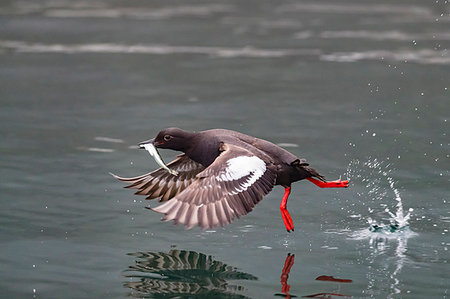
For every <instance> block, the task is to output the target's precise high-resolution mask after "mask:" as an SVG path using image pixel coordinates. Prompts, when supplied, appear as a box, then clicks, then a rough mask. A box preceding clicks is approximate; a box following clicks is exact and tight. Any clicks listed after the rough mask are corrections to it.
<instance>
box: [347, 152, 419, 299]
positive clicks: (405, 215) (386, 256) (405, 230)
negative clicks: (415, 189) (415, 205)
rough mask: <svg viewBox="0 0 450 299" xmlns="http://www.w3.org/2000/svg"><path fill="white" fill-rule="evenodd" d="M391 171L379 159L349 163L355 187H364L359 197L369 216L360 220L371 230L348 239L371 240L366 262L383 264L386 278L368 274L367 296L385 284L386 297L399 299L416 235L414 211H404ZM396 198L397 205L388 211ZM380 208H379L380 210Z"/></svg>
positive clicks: (360, 232) (358, 231) (378, 274)
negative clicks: (412, 223) (412, 226)
mask: <svg viewBox="0 0 450 299" xmlns="http://www.w3.org/2000/svg"><path fill="white" fill-rule="evenodd" d="M391 172H392V168H391V165H390V164H389V163H387V162H386V161H379V160H377V159H369V160H368V161H366V162H363V163H361V162H360V161H359V160H355V161H352V162H351V163H350V164H349V166H348V168H347V173H348V176H349V178H350V179H351V180H352V181H353V184H354V185H355V187H356V186H358V185H363V186H364V185H365V186H364V187H363V189H362V190H361V191H359V192H357V195H358V196H359V197H360V198H361V200H360V202H361V203H362V204H363V205H368V207H367V209H368V212H369V214H370V216H367V217H364V216H361V217H360V219H364V218H365V220H366V221H367V223H368V224H369V227H368V228H367V227H365V228H363V229H361V230H357V231H353V232H349V237H350V238H351V239H354V240H369V249H370V250H369V256H368V257H367V259H366V260H367V262H368V264H369V265H376V264H379V263H381V264H383V269H384V270H383V271H382V273H383V275H381V276H380V273H381V272H378V271H376V270H371V271H369V272H368V273H367V279H368V281H369V284H368V286H367V293H372V294H375V293H376V292H377V290H378V289H379V285H380V284H381V285H383V284H384V285H386V286H388V287H389V294H388V296H387V298H397V297H398V296H399V295H401V293H402V287H401V280H400V277H399V274H400V273H401V271H402V269H403V267H404V265H405V264H406V263H407V262H408V257H407V254H406V252H407V249H408V239H409V238H410V237H412V236H415V235H416V233H415V232H413V231H412V230H411V229H410V228H409V220H410V218H411V213H412V212H413V209H412V208H410V209H408V211H406V212H405V210H404V207H403V201H402V198H401V195H400V191H399V190H398V188H397V187H396V184H395V180H394V179H393V178H392V176H391ZM359 183H362V184H359ZM393 198H394V199H395V201H396V204H395V206H394V207H392V208H389V204H390V205H392V199H393ZM377 206H379V207H380V209H379V210H378V208H377ZM362 214H363V213H362ZM370 269H372V268H370ZM386 273H389V276H386Z"/></svg>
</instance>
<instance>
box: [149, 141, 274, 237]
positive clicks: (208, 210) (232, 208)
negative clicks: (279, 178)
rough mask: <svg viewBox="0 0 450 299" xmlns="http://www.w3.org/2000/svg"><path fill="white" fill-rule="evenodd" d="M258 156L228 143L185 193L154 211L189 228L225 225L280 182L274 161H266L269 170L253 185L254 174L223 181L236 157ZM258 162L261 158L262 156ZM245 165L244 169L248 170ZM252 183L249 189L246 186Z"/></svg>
mask: <svg viewBox="0 0 450 299" xmlns="http://www.w3.org/2000/svg"><path fill="white" fill-rule="evenodd" d="M242 156H245V157H254V158H256V156H255V155H254V154H253V153H252V152H251V151H250V150H248V149H244V148H242V147H239V146H236V145H230V144H225V145H224V151H223V152H222V153H221V154H220V156H219V157H218V158H217V159H216V160H215V161H214V162H213V163H212V164H211V165H210V166H208V167H207V168H206V169H205V170H204V171H202V172H200V173H199V174H197V175H196V179H195V180H194V181H193V182H192V184H191V185H189V186H188V187H187V188H186V189H184V191H182V192H180V193H178V194H177V195H176V196H174V197H173V198H172V199H171V200H170V201H168V202H166V203H164V204H162V205H160V206H158V207H156V208H153V209H152V210H154V211H156V212H159V213H163V214H165V216H164V220H167V221H168V220H174V221H175V222H176V223H183V224H184V225H185V227H186V228H192V227H193V226H195V225H199V226H200V227H202V228H204V229H205V228H212V227H215V226H218V225H221V226H224V225H227V224H229V223H230V222H232V221H233V220H234V219H235V218H239V217H240V216H243V215H245V214H247V213H249V212H250V211H251V210H253V207H254V206H255V205H256V204H257V203H258V202H260V201H261V200H262V198H263V196H264V195H266V194H268V193H269V192H270V191H271V190H272V188H273V186H274V184H275V181H276V167H275V166H274V165H273V164H271V162H270V159H265V160H266V161H264V164H265V171H264V172H263V173H262V174H261V175H260V176H259V177H258V178H257V179H256V180H255V181H254V182H253V183H251V182H249V180H250V179H251V178H252V176H253V175H254V173H252V172H250V170H251V169H247V170H248V171H249V174H248V175H246V176H243V177H240V178H239V179H235V180H223V179H221V176H223V175H224V174H225V172H226V171H227V167H228V164H227V161H228V160H230V159H232V158H235V157H242ZM257 159H260V158H259V157H258V158H257ZM245 166H246V165H243V166H242V167H244V168H243V169H244V170H245ZM246 183H247V184H248V183H251V185H249V186H247V187H246V188H244V187H242V186H243V184H246Z"/></svg>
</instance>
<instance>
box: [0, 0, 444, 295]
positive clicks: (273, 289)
mask: <svg viewBox="0 0 450 299" xmlns="http://www.w3.org/2000/svg"><path fill="white" fill-rule="evenodd" d="M449 24H450V17H449V4H448V2H446V1H442V0H438V1H431V2H426V1H400V0H396V1H378V2H377V3H372V2H371V3H369V2H361V1H340V2H333V1H330V2H324V1H310V2H303V1H302V2H299V1H227V2H219V1H214V2H210V1H170V2H167V1H151V2H148V1H146V2H143V1H112V2H107V1H102V0H100V1H63V0H56V1H39V2H36V1H2V2H1V3H0V28H1V29H0V137H1V138H0V174H1V180H0V194H1V196H0V201H1V204H2V207H3V208H2V209H1V211H0V224H1V230H0V242H1V243H0V245H1V246H0V272H1V273H2V275H1V277H2V279H1V280H0V297H2V298H3V297H4V298H30V297H35V298H124V297H129V296H132V297H139V298H141V297H148V298H197V297H198V298H276V297H287V295H286V294H291V295H292V296H294V295H295V296H297V297H303V296H310V297H311V296H316V298H319V297H320V296H322V297H323V296H331V298H342V296H338V295H345V296H352V297H353V298H448V296H449V286H450V276H449V265H448V261H449V258H450V253H449V250H448V249H449V247H450V238H449V229H450V209H449V198H448V191H449V188H448V187H449V174H450V173H449V165H450V163H449V154H450V144H449V136H448V134H449V131H450V130H449V123H450V121H449V118H450V91H449V88H450V83H449V82H450V81H449V79H448V78H449V75H450V56H449V53H448V49H449V45H450V30H449V28H450V27H449ZM169 126H178V127H181V128H184V129H186V130H204V129H209V128H227V129H233V130H238V131H241V132H244V133H247V134H250V135H254V136H258V137H260V138H265V139H267V140H270V141H272V142H275V143H282V144H284V146H286V149H288V150H289V151H291V152H292V153H294V154H295V155H297V156H299V157H304V158H306V159H307V160H308V161H309V163H310V164H311V166H313V167H314V168H315V169H317V170H319V171H320V173H321V174H323V175H324V176H325V177H326V178H328V179H330V180H333V179H338V178H339V177H340V176H342V178H346V177H347V176H350V179H351V184H350V188H348V189H328V190H325V189H318V188H317V187H316V186H314V185H313V184H311V183H309V182H306V181H302V182H298V183H296V184H295V185H293V188H292V189H293V190H292V193H291V196H290V199H289V203H288V208H289V211H290V213H291V215H292V218H293V221H294V226H295V232H294V233H290V234H288V233H286V230H285V228H284V224H283V222H282V219H281V215H280V212H279V203H280V201H281V198H282V195H283V191H284V190H283V189H282V188H280V187H276V188H275V189H274V190H273V191H272V192H271V193H270V194H269V195H268V196H266V197H265V199H264V200H263V201H262V202H261V203H260V204H258V206H257V207H256V208H255V210H254V211H253V212H252V213H250V214H249V215H247V216H245V217H242V218H241V219H239V220H237V221H235V222H234V223H232V224H231V225H229V226H227V227H225V228H218V229H214V230H207V231H201V230H199V229H193V230H190V231H185V230H184V229H183V228H182V227H179V226H174V225H172V224H171V223H164V222H160V215H159V214H157V213H154V212H152V211H150V210H148V209H145V207H147V206H152V207H153V206H155V205H157V203H156V202H153V201H145V200H144V199H143V197H138V196H134V195H133V194H132V192H131V190H128V189H122V186H123V184H122V183H121V182H119V181H117V180H115V179H113V178H112V177H111V176H110V175H109V174H108V173H109V172H114V173H117V174H119V175H122V176H135V175H139V174H143V173H145V172H148V171H150V170H152V169H155V168H156V167H157V165H156V163H155V162H154V161H153V159H152V158H151V157H150V156H149V155H148V153H146V152H145V151H142V150H138V149H137V147H136V145H137V143H138V142H140V141H142V140H146V139H149V138H152V137H154V136H155V134H156V133H157V132H158V131H159V130H160V129H162V128H165V127H169ZM160 152H161V154H162V155H163V156H164V161H166V162H169V161H170V160H171V159H172V158H174V157H175V155H176V154H177V153H175V152H171V151H160ZM374 161H378V162H379V163H381V166H377V167H368V165H369V166H370V165H373V163H374ZM383 172H387V174H386V175H385V174H383ZM388 177H389V178H390V179H391V181H389V180H388V179H387V178H388ZM391 183H392V184H391ZM392 186H393V187H392ZM395 190H396V191H397V192H395ZM397 195H399V196H400V198H401V203H402V211H403V212H404V213H405V214H404V215H406V213H408V212H410V216H411V217H410V219H409V220H408V221H407V223H405V224H404V226H403V229H401V230H394V231H392V232H391V231H389V232H381V233H380V232H379V231H375V232H374V231H370V227H371V223H372V224H373V223H376V224H377V225H389V224H390V223H391V221H392V220H393V219H392V218H393V217H392V215H391V214H389V213H388V212H387V210H389V211H390V212H391V213H392V214H393V215H396V212H397V211H398V206H397V205H398V200H397V199H398V196H397ZM386 209H387V210H386ZM410 209H412V210H411V211H410ZM370 221H372V222H370ZM180 256H181V257H180ZM294 257H295V258H294ZM283 269H284V271H283ZM321 276H322V277H329V276H332V277H333V279H325V280H323V279H322V280H321V279H319V280H316V278H319V277H321ZM283 277H284V278H283ZM350 280H351V282H349V281H350ZM343 281H344V282H343ZM288 286H289V287H288ZM325 293H328V294H329V295H324V294H325ZM317 294H322V295H317Z"/></svg>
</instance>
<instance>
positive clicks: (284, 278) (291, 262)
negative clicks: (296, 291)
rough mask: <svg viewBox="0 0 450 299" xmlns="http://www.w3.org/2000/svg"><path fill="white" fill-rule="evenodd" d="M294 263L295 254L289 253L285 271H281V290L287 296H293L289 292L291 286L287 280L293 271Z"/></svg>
mask: <svg viewBox="0 0 450 299" xmlns="http://www.w3.org/2000/svg"><path fill="white" fill-rule="evenodd" d="M293 265H294V255H293V254H290V253H288V255H287V257H286V260H285V261H284V267H283V271H282V272H281V292H282V293H283V294H285V295H286V298H288V297H287V296H289V298H291V297H290V295H289V293H288V292H289V289H290V288H291V286H290V285H288V283H287V280H288V278H289V273H290V272H291V268H292V266H293Z"/></svg>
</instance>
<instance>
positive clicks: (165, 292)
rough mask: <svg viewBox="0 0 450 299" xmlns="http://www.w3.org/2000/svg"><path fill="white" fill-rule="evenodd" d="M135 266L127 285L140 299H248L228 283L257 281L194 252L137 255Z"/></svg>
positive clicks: (209, 257)
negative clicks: (197, 298) (193, 296)
mask: <svg viewBox="0 0 450 299" xmlns="http://www.w3.org/2000/svg"><path fill="white" fill-rule="evenodd" d="M129 255H131V256H134V257H135V258H136V261H135V264H134V265H132V266H130V267H129V268H128V269H127V270H126V271H125V272H126V274H125V276H126V277H128V278H129V279H130V281H129V282H126V283H125V284H124V286H125V287H128V288H130V289H131V290H132V291H131V292H130V294H129V295H130V296H132V297H138V298H146V297H147V298H161V297H164V298H172V297H177V298H185V297H192V295H195V296H196V297H203V298H215V297H219V296H220V297H221V298H247V297H246V296H244V295H242V294H239V292H241V291H243V290H244V287H242V286H239V285H231V284H229V282H228V281H229V280H234V281H235V280H256V279H257V277H255V276H253V275H251V274H248V273H244V272H239V271H237V269H236V268H234V267H232V266H228V265H226V264H224V263H222V262H220V261H217V260H214V259H213V258H212V257H211V256H207V255H205V254H202V253H198V252H195V251H185V250H171V251H169V252H168V253H164V252H136V253H130V254H129Z"/></svg>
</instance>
